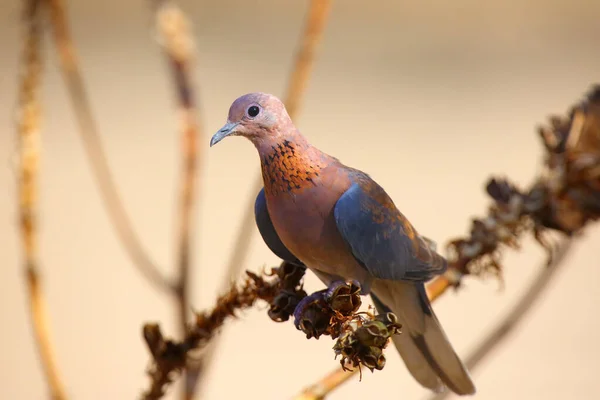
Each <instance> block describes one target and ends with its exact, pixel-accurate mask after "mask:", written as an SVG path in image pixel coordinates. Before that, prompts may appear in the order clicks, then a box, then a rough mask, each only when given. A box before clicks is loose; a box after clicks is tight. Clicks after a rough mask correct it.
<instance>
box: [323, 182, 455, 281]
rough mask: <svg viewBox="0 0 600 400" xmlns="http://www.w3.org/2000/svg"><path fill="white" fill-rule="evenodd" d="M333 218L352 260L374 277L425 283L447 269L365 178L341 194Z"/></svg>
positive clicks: (432, 250)
mask: <svg viewBox="0 0 600 400" xmlns="http://www.w3.org/2000/svg"><path fill="white" fill-rule="evenodd" d="M334 217H335V222H336V225H337V227H338V230H339V232H340V233H341V235H342V237H343V238H344V239H345V241H346V242H347V243H348V245H349V246H350V248H351V249H352V253H353V255H354V257H355V258H356V259H357V260H358V261H359V262H360V263H361V264H362V265H363V266H364V267H365V268H366V269H367V270H368V271H369V273H371V275H373V276H374V277H376V278H380V279H389V280H411V281H427V280H429V279H431V278H432V277H434V276H435V275H439V274H441V273H442V272H444V271H445V270H446V268H447V263H446V260H445V259H444V258H443V257H442V256H440V255H439V254H438V253H437V252H436V251H435V249H434V247H433V246H432V245H431V243H429V242H428V240H427V239H424V238H423V237H421V236H420V235H419V234H418V233H417V232H416V231H415V230H414V228H413V227H412V225H411V224H410V222H409V221H408V220H407V219H406V217H404V215H402V213H400V211H399V210H398V209H397V208H396V206H395V205H394V203H393V201H392V199H391V198H390V197H389V196H388V195H387V193H385V191H384V190H383V188H381V186H379V185H378V184H377V183H376V182H374V181H373V180H371V179H370V178H368V177H366V175H365V176H361V179H360V180H359V181H358V182H355V183H353V184H352V186H350V188H349V189H348V190H347V191H346V192H345V193H344V194H342V196H341V197H340V198H339V200H338V201H337V203H336V205H335V208H334Z"/></svg>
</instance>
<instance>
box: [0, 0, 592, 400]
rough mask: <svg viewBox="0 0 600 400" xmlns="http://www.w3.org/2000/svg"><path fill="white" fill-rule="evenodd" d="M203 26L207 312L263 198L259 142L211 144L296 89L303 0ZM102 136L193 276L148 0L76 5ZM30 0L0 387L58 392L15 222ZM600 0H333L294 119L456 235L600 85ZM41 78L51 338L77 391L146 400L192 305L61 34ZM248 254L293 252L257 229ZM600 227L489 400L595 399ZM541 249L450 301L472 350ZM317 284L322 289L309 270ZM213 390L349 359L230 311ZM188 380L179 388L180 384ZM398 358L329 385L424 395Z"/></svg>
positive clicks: (9, 130)
mask: <svg viewBox="0 0 600 400" xmlns="http://www.w3.org/2000/svg"><path fill="white" fill-rule="evenodd" d="M178 3H179V4H180V5H181V6H182V8H183V9H184V10H185V11H186V12H187V15H188V17H189V18H190V19H191V21H192V22H193V24H194V32H195V39H196V41H197V48H198V64H197V68H196V69H195V70H194V77H195V79H196V81H197V82H198V83H199V85H198V90H199V96H200V100H201V103H200V108H201V113H202V118H203V122H204V124H203V128H204V129H205V136H204V137H203V139H202V141H201V143H200V145H201V146H200V149H201V153H202V154H201V157H202V160H203V164H202V167H201V168H202V170H201V176H200V187H199V191H198V192H199V195H200V196H201V200H200V209H199V210H198V212H197V215H196V217H195V220H194V224H195V227H196V235H195V239H194V243H195V246H194V248H193V250H194V254H193V261H194V265H195V268H194V269H193V290H194V296H193V299H192V304H193V307H194V308H195V309H205V308H208V307H210V306H211V305H212V304H213V303H214V301H215V298H216V296H217V294H218V293H219V289H218V288H220V287H221V285H222V280H223V278H224V273H225V271H224V269H225V264H226V262H227V260H228V256H229V252H230V250H231V248H232V245H233V239H234V237H235V234H236V232H237V230H238V228H239V226H240V217H241V216H242V215H243V213H244V212H245V211H246V210H245V207H246V206H247V204H248V198H249V196H254V195H255V194H256V193H254V192H252V191H251V186H252V182H253V181H254V179H255V177H256V176H257V174H258V172H259V164H258V157H257V156H256V153H255V150H254V149H253V147H252V146H251V145H250V144H249V143H248V142H247V141H245V140H241V139H237V140H227V141H225V142H223V143H222V144H221V145H219V146H217V147H215V148H213V149H211V150H210V151H208V150H209V148H208V141H209V137H210V135H212V133H213V132H214V131H216V130H217V129H219V128H220V127H221V126H222V124H223V123H224V122H225V119H226V116H227V110H228V108H229V105H230V103H231V102H232V101H233V100H234V99H235V98H236V97H238V96H239V95H241V94H244V93H247V92H250V91H264V92H271V93H274V94H277V95H283V91H284V89H285V85H286V80H287V76H288V72H289V69H290V67H291V65H292V61H293V54H294V51H295V48H296V43H297V39H298V36H299V34H300V32H301V29H302V22H303V20H304V16H305V12H306V10H307V6H308V2H307V1H286V2H283V1H277V0H261V1H252V2H249V1H237V0H236V1H234V0H222V1H218V2H217V1H213V2H208V1H198V0H197V1H179V2H178ZM68 11H69V16H70V18H71V24H72V29H73V35H74V38H75V43H76V46H77V51H78V52H79V55H80V59H81V64H82V69H83V74H84V79H85V82H86V84H87V85H88V90H89V95H90V97H91V101H92V106H93V111H94V112H95V115H96V118H97V121H98V124H99V127H100V131H101V134H102V140H103V143H104V145H105V147H106V151H107V153H108V156H109V162H110V164H111V168H112V171H113V173H114V175H115V178H116V181H117V184H118V187H119V190H120V191H121V194H122V196H123V198H124V201H125V206H126V208H127V210H128V212H129V213H130V216H131V217H132V218H133V220H134V224H135V228H136V230H137V231H138V232H139V234H140V236H141V238H142V240H143V243H144V244H145V247H146V248H148V249H149V250H150V253H151V255H152V256H153V257H154V258H155V259H157V260H158V261H159V262H160V264H161V265H163V266H164V268H165V270H164V272H165V273H166V274H169V275H171V276H174V274H175V266H174V259H175V237H176V235H175V233H176V221H177V219H176V216H177V214H176V207H177V203H176V201H177V194H178V188H179V185H178V184H179V169H180V168H179V167H180V160H179V143H180V135H179V130H178V128H179V125H178V124H179V120H178V117H177V114H176V113H175V103H174V98H173V92H172V86H171V77H170V75H169V72H168V69H167V65H166V62H165V60H164V56H163V54H162V52H161V50H160V49H159V47H158V46H157V45H156V42H155V32H154V28H153V14H152V12H151V10H150V7H149V4H148V3H147V2H146V1H141V0H139V1H133V2H123V1H118V0H104V1H87V0H73V1H69V2H68ZM20 13H21V10H20V2H18V1H17V0H3V1H2V4H1V5H0V49H2V55H3V56H2V57H1V58H0V106H1V110H2V112H0V130H1V131H2V134H0V188H1V189H2V196H0V210H1V211H0V226H1V227H2V229H0V243H2V246H1V250H0V265H2V268H0V285H1V290H0V300H1V301H0V321H1V325H2V336H1V337H2V340H0V354H2V360H3V362H2V363H1V364H0V381H1V384H0V398H2V399H41V398H45V397H46V396H47V392H46V387H45V384H44V380H43V375H42V373H41V369H40V366H39V364H38V360H37V353H36V351H35V347H34V343H33V341H32V331H31V328H30V323H29V318H28V315H27V313H28V306H27V302H26V289H25V286H24V276H23V273H22V270H21V265H20V260H21V247H20V243H19V240H18V236H17V232H18V230H17V222H18V220H17V215H18V214H17V204H16V200H15V199H16V195H17V193H16V179H15V178H16V175H15V172H16V164H15V157H16V149H17V147H16V140H15V133H14V132H15V131H14V106H15V101H16V99H15V94H16V92H17V76H18V75H17V73H18V60H19V54H20V44H19V43H20V42H19V41H20V29H19V20H20ZM599 15H600V2H598V1H594V0H575V1H570V2H567V1H557V0H546V1H541V0H519V1H517V0H510V1H495V2H482V1H478V0H455V1H452V2H447V1H443V0H432V1H426V2H424V1H414V0H412V1H407V0H401V1H394V2H391V1H383V0H372V1H370V2H368V4H367V3H365V2H364V1H358V0H345V1H335V2H334V4H333V8H332V11H331V19H330V22H329V24H328V26H327V28H326V31H325V35H324V39H323V43H322V46H321V49H320V56H319V58H318V60H317V63H316V66H315V69H314V76H313V79H312V80H311V82H310V84H309V88H308V92H307V96H306V101H305V105H304V106H303V107H302V110H301V114H300V116H299V117H298V118H297V119H296V123H297V125H298V126H299V127H300V129H301V130H302V131H303V132H304V133H305V134H306V135H307V136H308V137H309V139H310V140H311V141H312V142H313V143H314V144H315V145H317V146H318V147H320V148H321V149H322V150H324V151H326V152H328V153H331V154H333V155H335V156H337V157H338V158H340V159H341V160H342V161H343V162H345V163H347V164H350V165H352V166H354V167H357V168H360V169H363V170H365V171H367V172H368V173H370V174H371V176H372V177H374V178H375V179H376V180H377V181H378V182H379V183H380V184H382V186H384V187H385V188H386V190H387V191H388V192H389V193H390V195H391V196H392V197H393V198H394V200H395V202H396V204H397V205H398V206H399V207H400V208H401V210H402V211H403V213H404V214H405V215H407V216H408V217H409V218H410V219H411V220H412V222H413V224H414V225H415V226H416V227H417V229H418V230H420V231H421V232H423V233H424V234H426V235H427V236H429V237H432V238H434V239H435V240H436V241H437V242H438V243H439V244H445V243H446V241H447V240H449V239H451V238H453V237H455V236H458V235H462V234H464V233H466V231H467V230H468V228H469V225H470V218H471V217H472V216H478V215H482V214H483V213H484V212H485V210H486V208H487V205H488V203H489V202H488V199H487V198H486V195H485V194H484V189H483V184H484V182H485V181H486V179H487V178H488V177H489V176H490V175H492V174H493V175H500V176H508V177H510V178H511V179H513V180H514V181H515V182H517V183H519V184H521V185H526V184H528V183H529V182H530V181H531V180H532V179H533V178H534V176H535V174H536V173H537V172H539V166H540V165H541V164H540V162H541V159H540V156H541V154H542V152H541V150H542V149H541V143H540V141H539V139H538V137H537V134H536V132H535V128H536V126H537V125H538V124H540V123H545V122H546V118H547V116H548V115H549V114H552V113H559V114H561V113H564V112H566V111H567V109H568V107H569V106H570V105H571V104H573V103H575V102H576V101H578V100H579V99H580V98H581V97H582V95H583V94H584V92H586V91H587V90H588V89H589V87H590V85H591V84H592V83H594V82H598V80H599V75H598V74H599V71H600V52H599V51H598V38H599V37H600V24H598V16H599ZM45 44H46V46H45V49H44V50H45V51H44V54H45V55H46V56H47V57H46V63H45V67H44V69H45V71H44V72H45V73H44V77H43V105H44V108H43V121H42V137H43V152H42V159H41V174H40V178H41V181H40V184H41V194H40V213H41V214H40V230H39V235H40V236H39V238H40V239H39V240H40V246H41V249H40V255H41V268H42V272H43V278H44V288H45V291H46V294H47V298H48V306H49V313H50V317H51V329H52V337H53V339H54V342H55V345H56V351H57V358H58V364H59V367H60V371H61V373H62V375H63V377H64V379H65V381H66V383H67V387H68V393H69V395H70V396H71V397H72V398H73V399H86V400H94V399H133V398H137V397H138V396H139V394H140V393H141V391H142V389H144V388H145V387H146V386H147V378H146V376H145V373H144V371H145V368H146V367H147V365H148V361H149V359H150V358H149V354H148V352H147V350H146V347H145V344H144V342H143V340H142V337H141V326H142V324H143V323H145V322H148V321H157V322H160V323H161V325H162V326H163V329H164V331H165V332H166V333H167V334H168V335H171V334H176V332H178V329H177V328H176V326H175V321H176V318H175V317H176V313H175V306H174V304H173V301H172V299H171V298H169V297H167V296H165V295H163V294H161V293H159V292H157V291H155V289H154V288H153V287H151V286H150V285H148V284H147V282H146V281H145V280H144V279H142V277H141V276H140V275H139V273H138V272H137V270H136V269H135V268H133V266H132V265H131V262H130V259H129V258H128V257H127V255H126V253H125V252H124V250H123V247H122V246H121V244H120V243H119V241H118V240H117V237H116V236H115V234H114V230H113V228H112V227H111V224H110V221H109V219H108V217H107V214H106V212H105V209H104V207H103V205H102V203H101V200H100V196H99V192H98V187H97V185H96V184H95V182H94V181H93V178H92V175H91V170H90V168H89V163H88V162H87V160H86V158H85V153H84V151H83V147H82V143H81V141H80V138H79V137H78V133H77V127H76V124H75V121H74V118H73V117H74V116H73V113H72V109H71V107H70V105H69V100H68V97H67V95H66V92H65V89H64V86H63V82H62V79H61V76H60V75H59V70H58V69H57V65H58V64H57V61H58V60H57V55H56V54H55V52H54V47H53V45H52V43H50V42H48V41H46V43H45ZM249 240H251V251H250V253H249V255H248V257H247V258H246V261H245V264H244V268H247V269H251V270H254V271H257V270H259V269H260V268H261V267H263V266H265V265H267V266H272V265H276V263H277V259H276V257H275V256H274V255H272V254H271V253H270V252H269V251H268V249H267V247H266V246H265V245H264V244H263V242H262V240H261V239H260V237H259V236H258V234H257V232H256V230H254V232H253V236H252V237H251V238H249ZM599 240H600V227H598V226H591V227H589V228H588V229H587V230H586V231H585V234H584V235H583V237H581V238H580V239H579V240H578V242H577V244H576V246H575V248H574V250H573V251H572V252H571V253H570V255H569V256H568V258H567V260H566V263H568V265H567V267H566V268H564V269H563V270H562V271H561V272H560V276H559V277H558V279H556V280H555V281H554V283H553V284H552V285H551V287H550V290H548V292H547V294H546V295H545V296H544V298H543V299H542V301H541V302H540V303H539V304H538V305H536V306H535V309H534V312H533V313H532V315H531V317H529V318H528V319H527V321H526V322H525V323H523V324H522V325H520V326H519V328H518V329H517V330H516V331H515V333H514V334H512V335H511V336H510V338H509V340H508V341H507V342H506V343H504V344H502V345H501V346H500V347H499V348H498V349H497V350H496V351H495V352H494V354H493V355H491V356H490V357H488V358H487V359H486V360H485V362H484V363H482V364H481V365H480V367H479V368H478V369H477V370H476V371H474V372H473V376H474V380H475V383H476V385H477V389H478V394H477V396H476V398H477V399H506V398H511V399H532V398H540V399H541V398H543V399H565V398H569V399H597V398H600V386H599V385H598V383H597V377H598V371H600V344H599V342H598V329H599V328H600V323H599V322H598V319H597V318H596V317H593V315H596V314H597V312H596V311H597V307H598V304H599V300H600V297H599V295H598V288H597V287H598V284H599V283H600V279H599V278H600V276H599V275H600V269H599V268H598V244H599V243H600V242H599ZM544 257H545V255H544V253H543V251H542V249H541V248H540V247H539V246H538V245H537V244H535V243H534V242H533V240H531V238H529V237H528V238H527V239H526V240H525V243H524V248H523V251H521V252H519V253H514V252H508V251H507V252H505V255H504V261H505V266H506V274H505V276H506V288H505V290H504V291H499V290H498V288H499V285H498V283H497V282H496V281H493V280H487V281H478V280H475V279H469V280H467V281H466V285H465V287H464V289H463V290H462V291H461V292H460V293H459V294H458V295H457V294H455V293H453V292H449V293H447V294H446V295H445V296H444V297H443V298H442V299H440V301H438V302H436V303H435V306H434V308H435V310H436V312H437V314H438V317H439V318H440V320H441V321H442V324H443V326H444V327H445V329H446V332H447V333H448V335H449V337H450V339H451V341H452V343H453V344H454V346H455V348H456V349H457V351H458V353H459V354H460V355H461V356H465V355H467V354H468V353H469V351H470V350H471V349H473V348H474V347H475V346H476V345H477V343H478V341H479V340H480V339H481V338H482V337H483V336H484V335H485V334H486V332H488V331H489V330H490V329H491V328H492V327H493V326H494V321H495V320H497V319H498V318H501V317H502V316H503V315H505V313H506V312H507V311H508V310H509V309H510V307H511V305H512V304H513V303H514V301H515V299H516V298H517V296H518V295H519V294H520V293H521V292H522V290H523V288H524V287H526V285H527V284H528V283H529V282H530V280H531V278H532V277H533V276H534V275H535V273H536V272H537V271H538V270H539V268H540V267H541V264H540V263H541V262H542V261H543V259H544ZM306 286H307V288H308V289H309V290H316V289H320V288H321V284H320V282H319V281H317V279H316V278H314V276H312V275H310V274H309V275H308V278H307V281H306ZM222 339H223V340H222V341H221V343H220V346H219V348H218V351H217V354H216V357H215V362H214V363H213V366H212V368H211V370H210V371H209V373H208V376H207V377H206V380H207V385H206V386H205V390H204V392H203V395H204V397H203V398H205V399H234V398H242V397H243V398H250V399H254V398H261V399H273V400H275V399H286V398H291V397H292V396H293V395H294V394H296V393H297V392H299V391H300V390H301V389H302V388H303V387H305V386H307V385H309V384H311V383H312V382H314V381H315V380H317V379H319V378H320V377H322V376H323V375H324V374H325V373H327V372H329V371H331V370H332V369H333V368H335V367H336V366H337V365H338V362H337V361H336V360H334V359H333V351H332V350H331V347H332V345H333V342H332V341H331V340H330V338H328V337H323V338H321V339H320V340H318V341H315V340H306V339H304V337H303V335H302V334H301V333H300V332H297V331H296V329H295V328H294V326H293V325H292V323H291V322H290V323H284V324H275V323H273V322H271V320H270V319H269V318H268V316H267V315H266V308H265V307H259V308H258V309H254V310H251V311H248V312H244V313H242V314H241V318H240V319H239V320H236V321H232V322H230V323H228V324H227V325H226V328H225V329H224V330H223V331H222ZM175 393H177V392H175V391H173V390H171V391H170V394H169V396H167V398H170V399H172V398H175V397H176V396H175V395H174V394H175ZM426 395H427V392H426V391H425V390H423V389H422V388H421V387H419V386H418V384H416V383H415V381H414V380H413V379H412V378H411V377H410V376H409V374H408V373H407V372H406V370H405V368H404V365H403V364H402V362H401V360H400V358H399V357H398V356H397V355H396V354H395V352H392V351H389V352H388V363H387V365H386V367H385V369H384V370H383V371H381V372H376V373H374V374H371V373H368V372H367V373H365V374H364V376H363V380H362V382H360V383H359V382H358V381H357V380H354V381H352V382H350V383H348V384H346V385H345V386H343V387H342V388H340V389H339V390H338V391H336V392H335V393H334V394H333V395H332V396H331V399H347V398H384V397H385V398H400V397H402V398H404V399H417V398H423V397H424V396H426Z"/></svg>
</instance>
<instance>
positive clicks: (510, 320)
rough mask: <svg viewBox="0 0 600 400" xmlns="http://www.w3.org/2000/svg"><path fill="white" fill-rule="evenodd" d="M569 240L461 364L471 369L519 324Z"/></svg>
mask: <svg viewBox="0 0 600 400" xmlns="http://www.w3.org/2000/svg"><path fill="white" fill-rule="evenodd" d="M572 244H573V242H572V240H565V241H564V242H563V243H561V244H560V245H559V246H560V247H559V249H558V251H557V253H556V255H555V257H554V259H553V260H552V263H551V264H550V265H548V266H546V265H543V266H542V267H541V268H540V271H539V273H538V274H537V276H536V277H535V278H534V279H533V280H532V282H531V284H530V285H529V287H528V288H527V289H526V290H525V291H524V293H523V295H522V296H521V297H520V298H519V300H517V301H516V302H515V304H514V306H513V307H512V309H511V310H510V312H509V313H508V314H507V315H506V317H504V319H503V320H502V321H500V322H499V323H498V324H496V327H495V328H494V329H493V330H492V331H491V332H490V333H489V334H488V335H487V336H486V338H485V339H484V340H482V341H481V343H480V344H479V346H477V348H476V349H475V350H473V351H472V352H471V354H469V355H468V356H467V357H466V358H465V365H466V366H467V368H468V369H469V370H470V371H471V372H472V371H474V370H475V368H476V367H477V366H478V365H479V364H480V363H481V361H483V359H484V358H486V357H487V356H488V355H490V354H491V353H492V352H493V350H494V349H497V348H498V346H499V345H500V344H502V342H503V341H505V340H506V338H508V336H509V335H510V334H511V333H512V332H513V331H514V330H515V329H516V328H517V327H518V326H519V324H520V323H521V322H523V321H524V318H525V317H526V316H527V315H528V314H529V312H530V311H531V310H532V309H533V307H534V306H535V305H536V304H537V302H538V301H539V300H541V297H542V294H544V293H545V292H546V290H547V289H548V287H549V285H550V283H551V282H552V280H553V278H554V277H556V276H557V275H556V273H557V272H558V271H559V270H560V269H561V267H563V266H565V264H566V263H565V262H564V260H565V258H566V256H567V254H568V253H569V251H570V250H571V247H572ZM450 394H451V392H448V391H446V392H443V393H439V394H435V395H433V396H430V397H428V399H429V400H442V399H445V398H447V397H448V396H449V395H450Z"/></svg>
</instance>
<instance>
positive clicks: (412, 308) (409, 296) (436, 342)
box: [371, 281, 475, 395]
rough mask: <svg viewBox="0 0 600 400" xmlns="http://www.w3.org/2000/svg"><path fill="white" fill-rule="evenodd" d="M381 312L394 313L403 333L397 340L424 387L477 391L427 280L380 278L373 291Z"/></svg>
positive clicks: (460, 393) (416, 377)
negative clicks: (437, 311) (435, 306)
mask: <svg viewBox="0 0 600 400" xmlns="http://www.w3.org/2000/svg"><path fill="white" fill-rule="evenodd" d="M371 297H372V298H373V302H374V303H375V306H376V308H377V310H378V312H379V313H384V312H390V311H391V312H393V313H394V314H396V316H397V317H398V322H399V323H400V324H402V333H400V334H399V335H394V336H393V342H394V345H395V346H396V348H397V349H398V352H399V353H400V356H401V357H402V359H403V360H404V363H405V364H406V367H407V368H408V370H409V372H410V373H411V374H412V376H413V377H414V378H415V379H416V380H417V381H418V382H419V383H420V384H421V385H423V386H425V387H427V388H429V389H431V390H433V391H435V392H440V391H442V390H443V389H444V385H445V386H447V387H448V388H449V389H450V390H452V391H453V392H454V393H456V394H459V395H467V394H474V393H475V385H474V384H473V381H472V380H471V377H470V375H469V372H468V371H467V369H466V367H465V366H464V365H463V363H462V362H461V360H460V359H459V358H458V355H457V354H456V352H455V351H454V349H453V348H452V345H451V344H450V342H449V340H448V338H447V337H446V334H445V333H444V330H443V329H442V326H441V325H440V323H439V321H438V319H437V317H436V316H435V314H434V312H433V309H432V308H431V304H430V302H429V299H428V298H427V294H426V292H425V286H424V284H423V283H414V282H404V281H377V282H375V283H374V285H373V290H372V293H371Z"/></svg>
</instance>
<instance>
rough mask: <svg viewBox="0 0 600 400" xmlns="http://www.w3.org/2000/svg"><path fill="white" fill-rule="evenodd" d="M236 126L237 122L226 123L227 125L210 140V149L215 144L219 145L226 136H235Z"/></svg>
mask: <svg viewBox="0 0 600 400" xmlns="http://www.w3.org/2000/svg"><path fill="white" fill-rule="evenodd" d="M238 125H239V122H236V123H233V122H228V123H226V124H225V125H224V126H223V127H222V128H221V129H219V131H218V132H217V133H215V134H214V135H213V137H212V138H211V139H210V147H213V146H214V145H215V144H217V143H219V142H220V141H221V140H223V139H225V138H226V137H227V136H229V135H232V134H235V133H236V129H235V128H237V126H238Z"/></svg>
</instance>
